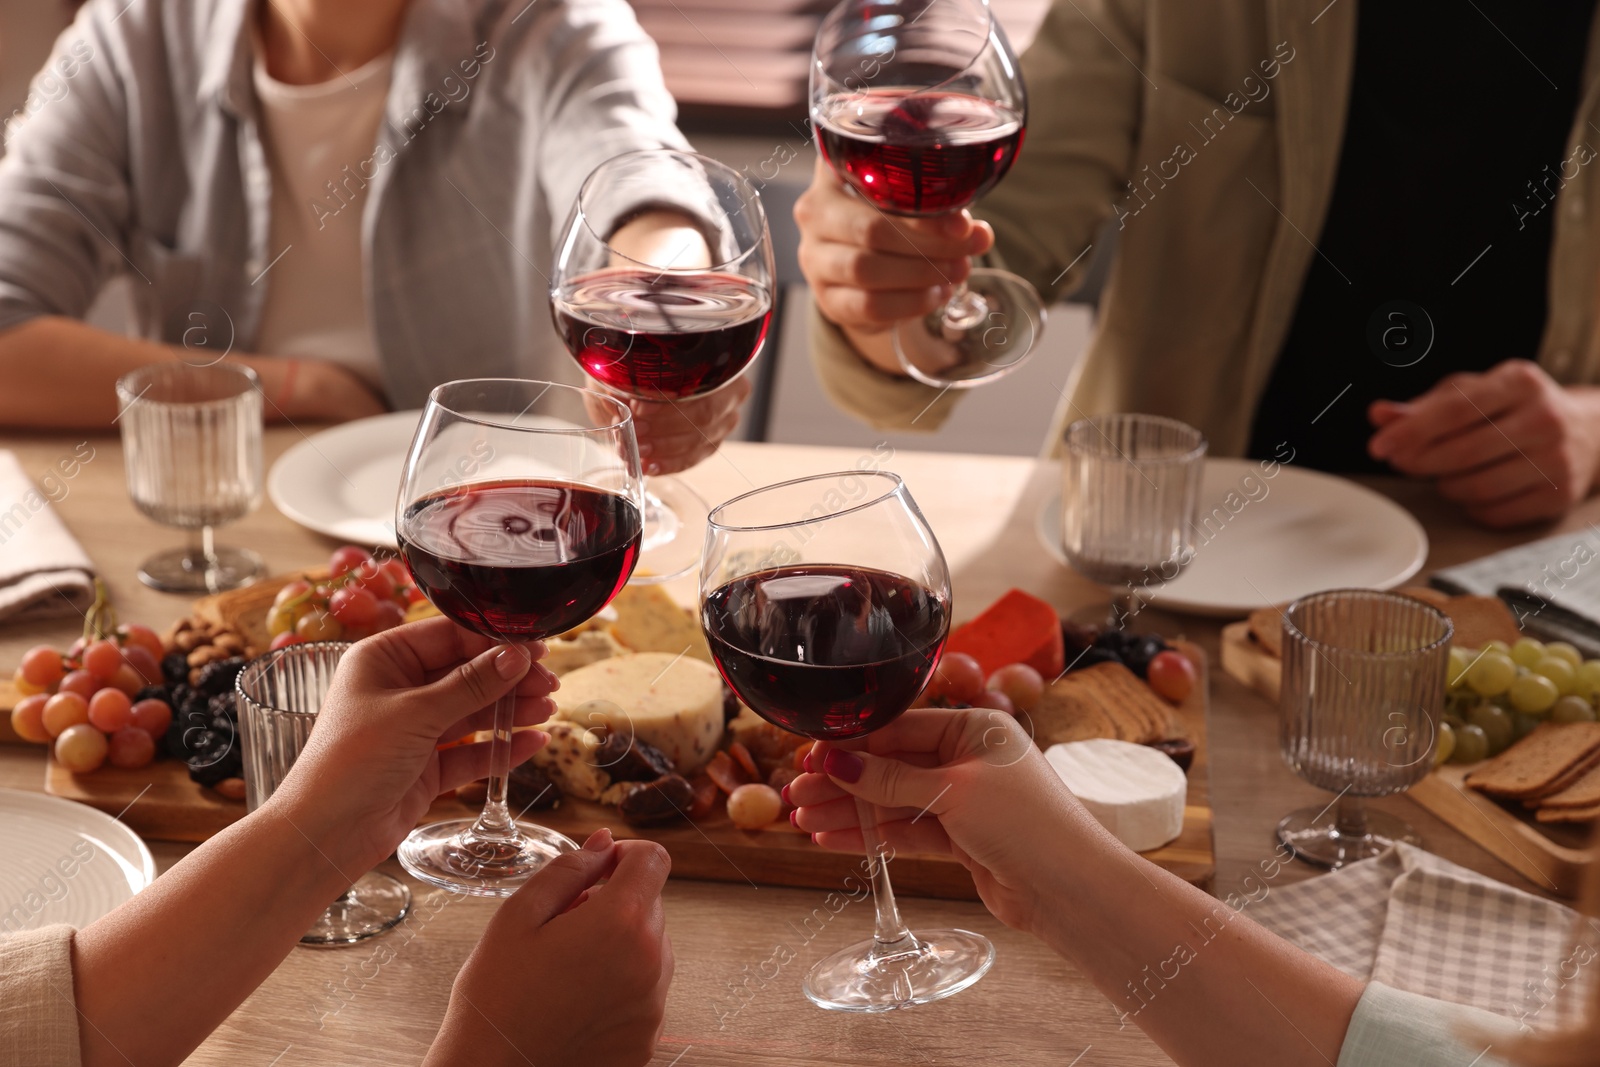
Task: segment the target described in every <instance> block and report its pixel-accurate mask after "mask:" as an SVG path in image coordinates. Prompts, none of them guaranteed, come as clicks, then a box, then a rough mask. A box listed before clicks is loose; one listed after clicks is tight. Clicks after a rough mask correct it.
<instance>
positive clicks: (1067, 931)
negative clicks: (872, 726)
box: [787, 709, 1362, 1067]
mask: <svg viewBox="0 0 1600 1067" xmlns="http://www.w3.org/2000/svg"><path fill="white" fill-rule="evenodd" d="M851 748H855V749H860V751H847V750H845V749H842V748H839V747H837V746H834V745H827V744H819V745H818V746H817V747H816V748H814V749H813V750H812V754H811V756H810V757H809V758H808V761H807V769H808V772H811V773H807V774H804V775H801V776H800V777H799V778H798V779H796V780H795V781H794V782H793V783H791V784H790V786H789V789H788V791H787V796H788V798H789V800H790V801H791V802H792V803H794V804H796V805H797V806H798V811H797V812H796V814H795V819H796V825H798V826H799V827H800V829H802V830H808V831H811V832H813V833H814V834H815V836H816V840H817V841H818V843H819V844H821V845H823V846H825V847H828V848H837V849H843V850H850V851H860V850H861V848H862V839H861V831H860V823H859V820H858V818H857V814H856V803H855V799H854V798H855V797H856V796H859V797H862V798H864V799H866V800H868V801H871V802H873V803H875V804H878V805H881V806H882V808H885V809H888V810H886V811H883V812H882V814H881V815H880V818H881V820H882V821H881V823H880V828H881V830H882V833H883V836H884V840H885V841H886V842H887V843H888V844H889V845H890V846H891V847H892V848H893V849H895V851H897V852H900V851H904V852H932V853H936V854H945V855H954V856H955V857H956V858H957V859H959V860H960V861H961V862H962V863H964V864H965V865H966V866H967V867H968V869H969V870H971V871H972V873H973V880H974V882H975V883H976V884H977V887H978V892H979V894H980V895H981V896H982V898H983V901H984V904H985V905H986V906H987V907H988V908H989V910H990V911H991V912H993V913H994V914H995V916H996V917H997V918H999V919H1000V920H1001V921H1003V922H1005V923H1006V924H1007V925H1009V926H1012V927H1015V928H1017V929H1020V930H1025V931H1027V932H1030V933H1032V934H1034V935H1035V936H1037V937H1039V938H1040V939H1041V940H1043V941H1044V942H1045V943H1046V944H1048V945H1049V946H1050V947H1051V948H1053V949H1055V950H1056V951H1057V952H1059V953H1060V954H1061V955H1062V956H1064V957H1066V958H1067V959H1068V960H1070V961H1071V962H1072V963H1073V965H1074V966H1076V967H1077V968H1078V969H1079V970H1081V971H1082V972H1083V973H1084V974H1085V975H1086V976H1087V977H1088V978H1089V979H1090V980H1091V981H1092V982H1094V984H1095V986H1096V987H1097V988H1099V989H1100V991H1101V992H1103V993H1104V994H1105V995H1106V997H1107V998H1108V999H1109V1000H1110V1001H1111V1003H1112V1005H1113V1006H1114V1007H1115V1008H1116V1010H1117V1012H1118V1014H1119V1015H1120V1016H1121V1018H1122V1019H1123V1021H1124V1022H1125V1023H1126V1024H1128V1025H1136V1026H1138V1027H1139V1028H1140V1029H1142V1030H1144V1031H1145V1032H1146V1033H1148V1034H1149V1035H1150V1036H1151V1037H1152V1038H1153V1039H1154V1040H1155V1041H1156V1043H1157V1044H1159V1045H1160V1046H1161V1047H1162V1049H1163V1050H1165V1051H1166V1052H1167V1054H1168V1055H1170V1056H1171V1057H1172V1058H1173V1059H1174V1060H1176V1061H1177V1062H1178V1063H1180V1064H1184V1065H1190V1064H1193V1065H1201V1064H1205V1065H1210V1064H1219V1063H1226V1064H1229V1065H1230V1067H1254V1065H1259V1067H1279V1065H1281V1064H1286V1063H1318V1062H1328V1063H1332V1062H1334V1061H1335V1060H1336V1059H1337V1057H1338V1055H1339V1049H1340V1047H1341V1045H1342V1043H1343V1041H1344V1036H1345V1031H1346V1029H1347V1028H1348V1027H1349V1024H1350V1019H1351V1016H1352V1014H1353V1013H1354V1012H1355V1009H1356V1004H1357V1002H1358V1001H1359V1000H1360V999H1361V995H1362V985H1361V983H1360V982H1358V981H1357V980H1355V979H1354V978H1351V977H1350V976H1348V975H1346V974H1344V973H1342V972H1341V971H1338V970H1336V969H1335V968H1333V967H1331V966H1329V965H1328V964H1325V963H1323V962H1321V961H1320V960H1317V959H1315V958H1314V957H1312V956H1310V955H1309V954H1307V953H1305V952H1302V951H1301V950H1300V949H1298V948H1295V947H1294V946H1292V945H1290V944H1289V943H1288V942H1286V941H1283V940H1280V939H1279V938H1277V937H1275V936H1273V935H1272V934H1270V933H1268V932H1267V931H1266V930H1264V929H1262V928H1261V927H1260V926H1257V925H1256V924H1255V923H1254V922H1252V921H1251V920H1250V919H1248V918H1246V917H1245V916H1243V915H1240V914H1238V913H1236V912H1233V911H1232V910H1231V909H1229V908H1227V907H1226V906H1224V905H1223V904H1222V903H1221V902H1219V901H1217V900H1216V899H1215V898H1213V897H1210V896H1207V895H1206V894H1205V893H1204V892H1202V891H1201V890H1199V889H1197V888H1195V887H1194V886H1192V885H1189V884H1188V883H1186V882H1184V881H1183V880H1182V879H1180V878H1177V877H1176V876H1174V875H1172V874H1170V873H1168V872H1166V871H1164V870H1162V869H1161V868H1159V867H1157V866H1156V865H1155V864H1153V863H1150V862H1149V861H1147V860H1145V859H1143V858H1141V857H1139V856H1138V855H1136V854H1135V853H1133V852H1131V851H1129V849H1128V848H1127V847H1125V846H1124V845H1122V844H1121V843H1120V842H1118V841H1117V840H1116V838H1114V837H1112V836H1111V834H1110V833H1108V832H1107V831H1106V830H1105V829H1103V828H1102V827H1101V826H1100V824H1099V823H1098V822H1096V821H1095V819H1094V817H1093V816H1091V815H1090V814H1089V812H1088V811H1087V810H1086V809H1085V808H1084V807H1083V805H1082V804H1080V803H1079V802H1078V800H1077V799H1076V798H1075V797H1073V796H1072V794H1071V793H1070V792H1069V791H1068V790H1067V788H1066V786H1065V785H1063V784H1062V782H1061V779H1060V778H1059V777H1058V776H1057V775H1056V773H1055V772H1054V771H1053V770H1052V769H1051V767H1050V765H1049V764H1048V763H1046V762H1045V759H1044V756H1043V754H1042V753H1040V752H1039V751H1038V749H1037V748H1035V747H1034V745H1033V742H1032V740H1031V739H1030V738H1029V737H1028V736H1027V734H1026V733H1025V732H1024V731H1023V729H1022V727H1021V726H1020V725H1018V723H1017V721H1016V720H1015V719H1014V718H1012V717H1011V716H1009V715H1005V714H1003V713H991V712H988V711H985V710H984V709H973V710H970V711H943V710H934V709H919V710H913V711H909V712H907V713H906V714H905V715H903V716H901V717H900V718H899V719H897V720H895V721H894V722H893V723H892V724H890V725H889V726H888V727H886V728H884V729H882V730H879V731H877V732H876V733H874V734H871V735H869V736H868V737H867V738H866V739H865V741H864V742H856V743H852V745H851ZM1019 754H1020V756H1019ZM891 757H892V758H891ZM926 815H932V816H934V818H927V817H926Z"/></svg>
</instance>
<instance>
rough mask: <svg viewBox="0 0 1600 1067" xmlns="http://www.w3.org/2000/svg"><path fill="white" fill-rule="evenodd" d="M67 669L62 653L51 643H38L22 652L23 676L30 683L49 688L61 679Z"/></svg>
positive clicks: (41, 687)
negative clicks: (62, 661)
mask: <svg viewBox="0 0 1600 1067" xmlns="http://www.w3.org/2000/svg"><path fill="white" fill-rule="evenodd" d="M66 673H67V670H66V667H64V666H63V665H62V663H61V653H59V652H57V651H56V650H55V649H53V648H51V647H50V646H49V645H37V646H35V647H34V648H30V649H28V651H26V652H24V653H23V654H22V677H24V678H26V679H27V680H28V684H29V685H34V686H37V687H39V688H40V689H48V688H50V687H51V686H52V685H55V684H56V683H57V682H59V681H61V676H62V675H64V674H66Z"/></svg>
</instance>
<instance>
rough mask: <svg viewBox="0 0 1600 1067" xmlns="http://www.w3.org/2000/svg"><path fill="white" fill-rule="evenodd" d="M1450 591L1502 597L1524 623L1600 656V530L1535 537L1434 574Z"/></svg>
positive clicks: (1522, 625) (1527, 627) (1437, 582)
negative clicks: (1502, 550)
mask: <svg viewBox="0 0 1600 1067" xmlns="http://www.w3.org/2000/svg"><path fill="white" fill-rule="evenodd" d="M1433 584H1434V585H1435V586H1436V587H1438V588H1439V589H1442V590H1444V591H1445V592H1447V593H1468V594H1472V595H1474V596H1498V597H1500V598H1501V599H1502V600H1504V601H1505V602H1506V603H1507V604H1508V605H1509V606H1510V607H1511V611H1512V614H1514V615H1515V616H1516V617H1517V625H1518V626H1519V628H1521V629H1524V630H1527V631H1529V632H1531V633H1534V634H1538V635H1540V636H1542V637H1545V638H1548V639H1559V640H1564V641H1571V642H1572V643H1573V644H1575V645H1577V646H1578V647H1580V648H1582V649H1584V651H1585V652H1587V653H1588V654H1590V655H1600V529H1597V528H1596V527H1593V526H1591V527H1589V528H1587V529H1584V530H1577V531H1574V532H1572V533H1565V534H1557V535H1556V536H1555V537H1546V538H1545V539H1544V540H1542V541H1530V542H1529V543H1528V544H1525V545H1518V546H1517V547H1516V548H1508V549H1506V550H1505V551H1504V552H1496V553H1495V554H1494V555H1492V556H1484V557H1483V558H1482V559H1475V560H1473V561H1472V562H1471V563H1463V564H1461V565H1460V566H1458V567H1450V568H1448V569H1446V570H1442V571H1440V572H1439V573H1438V574H1436V575H1434V576H1433Z"/></svg>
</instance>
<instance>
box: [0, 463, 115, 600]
mask: <svg viewBox="0 0 1600 1067" xmlns="http://www.w3.org/2000/svg"><path fill="white" fill-rule="evenodd" d="M87 447H88V446H80V452H81V451H82V449H83V448H87ZM88 455H89V458H90V459H92V458H93V456H94V452H93V449H92V448H91V449H89V452H88ZM85 462H88V460H86V459H83V458H82V456H81V455H80V454H79V453H73V452H72V451H71V450H70V449H69V450H68V451H67V453H66V455H65V456H64V457H63V459H62V460H61V461H60V464H58V466H60V467H61V469H60V470H57V469H56V468H55V467H51V468H47V469H46V470H44V471H42V472H41V474H40V479H41V480H40V482H39V484H35V483H34V480H33V479H32V478H30V477H29V476H28V473H27V472H26V471H24V470H23V469H22V464H21V463H19V462H18V461H17V457H16V454H15V453H13V452H9V451H4V450H0V623H17V622H31V621H33V620H36V619H48V618H54V617H56V616H61V615H82V614H84V613H85V612H87V611H88V610H89V608H90V607H91V606H92V605H93V604H94V565H93V564H92V563H90V562H89V557H88V556H87V555H85V554H84V551H83V547H82V546H81V545H79V544H78V542H77V540H76V539H75V538H73V536H72V534H70V533H68V532H67V528H66V526H64V525H63V524H62V522H61V518H60V517H59V516H58V515H57V514H56V512H55V508H53V507H52V506H51V500H52V499H54V500H60V499H62V498H63V497H64V495H65V494H66V493H68V492H70V491H71V482H70V478H71V477H72V475H75V474H76V473H77V468H79V467H81V466H82V464H83V463H85ZM63 465H64V466H63ZM69 469H70V470H71V471H72V474H71V475H69V474H67V471H68V470H69Z"/></svg>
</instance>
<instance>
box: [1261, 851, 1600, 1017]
mask: <svg viewBox="0 0 1600 1067" xmlns="http://www.w3.org/2000/svg"><path fill="white" fill-rule="evenodd" d="M1246 912H1247V914H1248V915H1249V916H1250V917H1251V918H1252V919H1255V920H1256V921H1257V922H1259V923H1261V924H1262V925H1263V926H1265V927H1266V928H1267V929H1269V930H1271V931H1273V932H1274V933H1276V934H1278V935H1279V936H1281V937H1283V938H1285V939H1287V940H1289V941H1292V942H1294V943H1295V944H1297V945H1299V946H1300V947H1301V948H1303V949H1305V950H1306V951H1307V952H1310V953H1311V954H1312V955H1314V956H1317V957H1319V958H1320V959H1323V960H1325V961H1326V962H1328V963H1330V964H1332V965H1333V966H1335V967H1337V968H1339V969H1340V970H1341V971H1344V972H1345V973H1346V974H1349V975H1353V976H1354V977H1356V978H1360V979H1362V980H1363V981H1374V982H1382V983H1383V984H1384V985H1387V986H1392V987H1394V988H1396V989H1403V990H1405V991H1407V992H1410V993H1417V994H1420V995H1422V996H1427V997H1433V998H1434V999H1436V1000H1446V1001H1450V1002H1452V1003H1455V1004H1466V1005H1470V1006H1471V1007H1475V1008H1482V1009H1483V1010H1485V1011H1491V1012H1494V1013H1495V1014H1497V1015H1504V1016H1507V1017H1508V1018H1511V1019H1513V1020H1515V1021H1517V1022H1518V1023H1520V1024H1521V1025H1523V1026H1525V1027H1528V1028H1532V1029H1535V1030H1542V1029H1548V1028H1551V1027H1555V1026H1566V1025H1570V1024H1571V1023H1572V1022H1574V1021H1575V1020H1576V1019H1577V1018H1578V1017H1579V1016H1578V1015H1577V1013H1578V1011H1579V1010H1581V1008H1582V1006H1583V1004H1584V1002H1585V999H1586V993H1585V990H1586V989H1587V988H1588V986H1587V983H1588V982H1591V981H1594V974H1595V971H1596V970H1597V969H1600V921H1596V920H1593V919H1585V920H1584V921H1583V925H1582V926H1581V927H1580V926H1579V925H1578V921H1579V916H1578V914H1577V912H1575V911H1573V910H1572V909H1571V908H1568V907H1566V906H1565V905H1562V904H1557V903H1555V902H1553V901H1549V900H1545V899H1544V898H1543V897H1537V896H1534V895H1533V894H1532V893H1525V892H1523V891H1522V890H1520V889H1513V888H1512V887H1510V886H1508V885H1504V884H1502V883H1500V882H1497V881H1495V880H1494V879H1492V878H1487V877H1485V876H1483V875H1481V874H1478V873H1477V872H1476V871H1470V870H1468V869H1467V868H1465V867H1461V866H1458V865H1456V864H1454V863H1451V862H1450V861H1449V860H1446V859H1441V858H1440V857H1438V856H1435V855H1433V854H1432V853H1431V852H1426V851H1424V850H1422V849H1420V848H1413V847H1412V846H1410V845H1396V846H1395V847H1393V848H1391V849H1389V850H1388V851H1387V852H1385V853H1383V854H1382V855H1380V856H1376V857H1374V858H1372V859H1370V860H1363V861H1361V862H1360V863H1353V864H1351V865H1350V866H1349V867H1346V868H1344V869H1342V870H1339V871H1334V872H1333V873H1331V874H1326V875H1323V876H1322V877H1320V878H1312V879H1309V880H1307V881H1304V882H1297V883H1295V884H1294V885H1289V886H1284V887H1283V888H1281V889H1278V888H1274V889H1272V890H1271V891H1270V892H1269V893H1268V894H1267V896H1265V897H1263V898H1262V899H1261V900H1260V901H1259V902H1258V903H1254V904H1250V905H1248V906H1247V909H1246Z"/></svg>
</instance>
